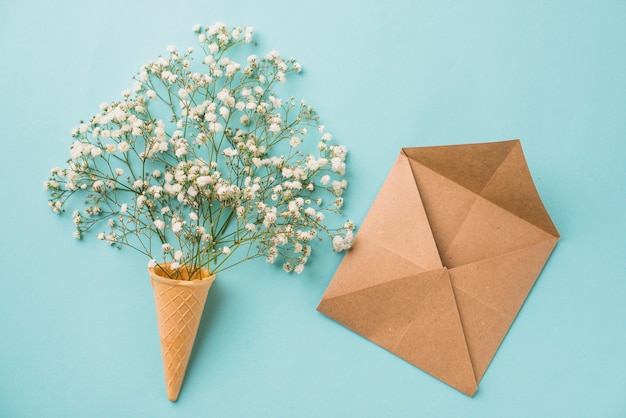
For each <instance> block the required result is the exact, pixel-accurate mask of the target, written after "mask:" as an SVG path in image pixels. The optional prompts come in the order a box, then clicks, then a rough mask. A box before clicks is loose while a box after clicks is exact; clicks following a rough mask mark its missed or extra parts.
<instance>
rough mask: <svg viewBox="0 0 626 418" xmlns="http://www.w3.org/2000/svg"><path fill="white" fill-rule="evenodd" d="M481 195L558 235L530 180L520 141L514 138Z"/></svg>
mask: <svg viewBox="0 0 626 418" xmlns="http://www.w3.org/2000/svg"><path fill="white" fill-rule="evenodd" d="M480 194H481V196H483V197H484V198H485V199H488V200H490V201H492V202H494V203H496V204H497V205H499V206H501V207H502V208H504V209H506V210H508V211H510V212H512V213H514V214H515V215H517V216H519V217H520V218H522V219H525V220H526V221H528V222H530V223H532V224H533V225H536V226H537V227H539V228H541V229H543V230H544V231H546V232H548V233H549V234H551V235H553V236H555V237H558V235H559V234H558V232H557V230H556V228H555V226H554V224H553V223H552V220H551V219H550V216H549V215H548V212H547V211H546V209H545V207H544V205H543V203H542V202H541V198H540V197H539V194H538V193H537V189H536V187H535V183H534V182H533V179H532V176H531V174H530V171H529V170H528V165H527V163H526V158H525V157H524V152H523V150H522V144H521V143H520V142H519V141H515V145H514V147H513V148H512V149H511V151H510V152H509V154H508V155H507V157H506V158H505V159H504V161H502V163H501V164H500V166H499V167H498V169H497V170H496V171H495V173H494V175H493V176H492V178H491V179H490V180H489V182H488V183H487V184H486V185H485V187H484V188H483V190H482V191H481V193H480Z"/></svg>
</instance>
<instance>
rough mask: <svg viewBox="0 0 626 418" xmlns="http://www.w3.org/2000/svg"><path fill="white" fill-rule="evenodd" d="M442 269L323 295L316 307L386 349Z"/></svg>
mask: <svg viewBox="0 0 626 418" xmlns="http://www.w3.org/2000/svg"><path fill="white" fill-rule="evenodd" d="M443 271H444V270H443V269H438V270H431V271H427V272H422V273H419V274H415V275H411V276H407V277H401V278H397V279H395V280H391V281H388V282H385V283H381V284H379V285H376V286H372V287H368V288H365V289H362V290H359V291H356V292H351V293H348V294H344V295H341V296H336V297H331V298H324V299H322V301H321V302H320V305H319V306H318V310H319V311H320V312H322V313H323V314H324V315H326V316H328V317H330V318H332V319H334V320H335V321H337V322H339V323H341V324H342V325H344V326H345V327H347V328H349V329H351V330H352V331H354V332H356V333H357V334H360V335H362V336H363V337H365V338H367V339H369V340H370V341H372V342H374V343H376V344H378V345H380V346H381V347H383V348H386V349H387V350H393V348H394V347H395V346H396V345H397V344H398V343H399V342H400V339H401V338H402V336H403V335H404V333H405V331H406V328H407V327H408V326H409V324H411V323H412V322H413V321H414V320H415V316H416V314H417V312H418V311H420V309H421V308H420V306H421V304H422V303H423V302H424V300H425V299H426V298H427V297H428V295H429V294H430V293H431V292H432V291H433V287H434V286H439V285H438V284H437V281H438V280H439V279H440V277H441V275H442V273H443Z"/></svg>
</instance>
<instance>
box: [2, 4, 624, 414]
mask: <svg viewBox="0 0 626 418" xmlns="http://www.w3.org/2000/svg"><path fill="white" fill-rule="evenodd" d="M217 20H222V21H224V22H226V23H227V24H228V25H239V26H246V25H252V26H254V27H255V29H256V33H257V40H258V41H259V46H258V47H257V50H258V52H259V54H264V53H266V52H267V51H269V50H272V49H277V50H279V51H281V53H282V54H283V55H284V56H295V57H296V58H297V59H298V60H299V61H300V62H301V63H302V64H303V66H304V68H305V71H304V73H303V74H302V75H301V76H299V77H295V78H291V80H290V81H289V84H291V88H290V91H292V92H293V93H294V94H296V95H297V96H299V97H303V98H306V99H307V101H308V102H309V103H311V104H313V105H314V106H315V107H316V108H317V109H318V111H319V113H320V115H321V116H322V119H323V122H324V123H325V124H326V126H327V127H328V128H329V130H330V131H331V132H332V133H333V134H334V136H335V138H336V140H337V141H338V142H339V143H342V144H345V145H347V146H348V148H349V150H350V155H349V177H348V178H349V181H350V188H349V190H348V195H347V196H346V214H347V215H348V216H349V217H351V218H353V219H354V220H356V221H357V223H360V222H361V221H362V219H363V217H364V216H365V214H366V212H367V210H368V208H369V205H370V204H371V203H372V201H373V199H374V197H375V195H376V193H377V191H378V189H379V187H380V185H381V184H382V182H383V180H384V178H385V176H386V174H387V172H388V170H389V169H390V167H391V165H392V164H393V162H394V160H395V158H396V156H397V154H398V152H399V149H400V148H401V147H403V146H426V145H438V144H455V143H469V142H482V141H495V140H503V139H513V138H521V139H522V144H523V147H524V150H525V153H526V157H527V160H528V163H529V166H530V169H531V172H532V174H533V177H534V179H535V181H536V184H537V188H538V190H539V193H540V194H541V196H542V198H543V200H544V203H545V205H546V207H547V209H548V211H549V213H550V214H551V216H552V218H553V220H554V222H555V224H556V225H557V228H558V229H559V231H560V232H561V234H562V239H561V241H560V242H559V244H558V245H557V247H556V250H555V252H554V253H553V255H552V257H551V259H550V261H549V263H548V264H547V266H546V268H545V269H544V271H543V273H542V275H541V276H540V278H539V280H538V282H537V284H536V285H535V287H534V289H533V291H532V292H531V294H530V296H529V298H528V300H527V302H526V304H525V305H524V307H523V309H522V310H521V312H520V314H519V316H518V318H517V320H516V321H515V323H514V325H513V327H512V329H511V330H510V332H509V334H508V336H507V338H506V339H505V341H504V343H503V344H502V346H501V348H500V350H499V351H498V353H497V355H496V356H495V358H494V360H493V362H492V364H491V366H490V368H489V369H488V371H487V373H486V375H485V377H484V379H483V381H482V382H481V384H480V387H479V391H478V393H477V394H476V396H475V397H474V398H468V397H466V396H465V395H463V394H461V393H459V392H457V391H455V390H454V389H451V388H450V387H448V386H446V385H445V384H443V383H441V382H439V381H438V380H436V379H434V378H432V377H430V376H428V375H427V374H425V373H423V372H422V371H420V370H418V369H416V368H414V367H412V366H410V365H408V364H407V363H405V362H404V361H402V360H400V359H398V358H397V357H395V356H393V355H391V354H389V353H387V352H386V351H384V350H382V349H380V348H378V347H377V346H375V345H373V344H370V343H368V342H366V341H365V340H363V339H362V338H361V337H359V336H357V335H355V334H353V333H351V332H349V331H347V330H346V329H344V328H343V327H341V326H340V325H338V324H336V323H335V322H333V321H331V320H329V319H327V318H326V317H324V316H323V315H321V314H319V313H318V312H317V311H316V310H315V307H316V306H317V303H318V302H319V299H320V298H321V296H322V294H323V292H324V290H325V288H326V286H327V285H328V282H329V281H330V279H331V277H332V275H333V273H334V271H335V270H336V268H337V266H338V264H339V262H340V259H341V257H340V256H339V255H336V254H329V255H327V256H325V257H317V259H315V260H313V262H312V264H311V266H310V267H308V270H305V273H304V274H303V275H301V276H296V275H287V274H284V273H283V272H282V271H280V269H279V268H277V267H276V266H270V265H267V264H265V263H264V262H258V263H252V264H249V265H247V266H242V267H240V268H235V269H232V270H228V271H227V272H225V273H223V274H221V275H220V277H219V278H218V280H217V282H216V284H215V285H214V287H213V289H212V290H211V293H210V294H209V299H208V305H207V308H206V311H205V315H204V318H203V323H202V325H201V329H200V333H199V336H198V340H197V342H196V347H195V351H194V354H193V357H192V360H191V364H190V368H189V370H188V374H187V378H186V381H185V384H184V386H183V390H182V393H181V396H180V398H179V400H178V402H177V403H170V402H169V401H168V400H167V398H166V396H165V389H164V383H163V377H162V373H163V372H162V366H161V358H160V351H159V345H158V334H157V328H156V323H155V314H154V302H153V299H152V294H151V292H152V290H151V288H150V284H149V281H148V278H147V273H146V270H145V263H146V260H145V259H143V258H142V256H140V255H139V254H135V253H133V252H131V251H124V250H123V251H122V252H119V253H118V252H117V251H114V250H111V249H109V248H107V247H106V246H105V245H103V244H101V243H100V242H97V240H95V239H90V238H93V237H87V239H85V240H83V241H80V242H79V241H76V240H74V239H73V238H72V235H71V233H72V228H73V225H72V221H71V217H70V216H66V217H61V218H59V217H57V216H55V215H54V214H53V213H51V212H50V211H49V210H48V208H47V206H46V203H47V202H46V200H47V195H46V193H45V192H44V191H43V190H42V183H43V181H44V180H45V179H46V178H47V175H48V170H49V169H50V168H51V167H53V166H56V165H62V164H63V162H64V161H65V159H66V158H67V156H68V147H69V144H70V143H71V138H70V136H69V132H70V129H71V128H72V127H73V126H75V125H76V124H77V122H78V120H79V119H81V118H86V117H89V116H90V115H92V114H93V113H95V112H97V111H98V109H97V106H98V104H99V103H101V102H103V101H108V100H112V99H115V98H117V97H118V95H119V92H120V91H121V90H123V89H125V88H129V87H131V86H132V82H131V80H130V78H131V76H132V75H134V74H135V72H136V71H137V70H138V69H139V67H140V66H141V65H142V64H143V63H145V62H147V61H148V60H150V59H153V58H155V57H156V55H157V54H159V53H161V52H163V51H164V48H165V46H167V45H169V44H176V45H178V46H179V47H185V46H188V45H195V43H196V42H195V37H194V36H193V34H192V33H191V27H192V26H193V24H195V23H202V24H211V23H214V22H215V21H217ZM625 45H626V2H624V1H591V0H590V1H571V0H570V1H550V2H546V1H524V2H502V1H476V2H453V1H428V2H420V1H392V0H386V1H361V2H357V1H349V2H348V1H346V2H339V1H337V0H315V1H306V2H296V1H281V2H277V1H259V0H254V1H252V0H250V1H222V2H216V1H210V0H203V1H187V2H183V1H181V2H176V1H168V2H165V1H154V0H153V1H141V2H135V1H128V0H124V1H121V0H111V1H107V2H86V1H84V2H83V1H80V2H79V1H76V2H71V1H68V0H64V1H55V2H45V1H32V0H30V1H17V0H14V1H9V0H4V1H2V2H0V94H1V96H0V127H1V128H2V129H1V131H0V141H1V144H2V147H1V151H0V191H1V193H2V195H1V196H2V198H1V202H2V204H1V205H0V228H1V229H0V262H1V264H0V265H1V266H2V267H1V271H2V276H1V278H0V284H1V285H0V416H2V417H43V416H46V417H61V416H62V417H113V416H116V417H117V416H119V417H166V416H167V417H201V416H213V417H237V416H247V417H250V416H259V417H266V416H267V417H294V416H301V417H348V416H359V417H379V416H394V417H414V416H428V417H459V416H463V417H503V416H507V417H528V416H533V417H554V416H567V417H590V416H602V417H620V416H621V417H623V416H626V305H625V303H624V301H625V300H626V251H625V250H626V243H625V240H624V237H625V235H626V211H625V207H626V187H625V185H624V182H625V180H626V168H625V167H626V165H625V159H626V138H625V136H626V47H625Z"/></svg>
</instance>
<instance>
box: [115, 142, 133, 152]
mask: <svg viewBox="0 0 626 418" xmlns="http://www.w3.org/2000/svg"><path fill="white" fill-rule="evenodd" d="M117 149H118V150H120V151H121V152H127V151H128V150H129V149H130V145H129V144H128V142H126V141H122V142H120V143H119V144H117Z"/></svg>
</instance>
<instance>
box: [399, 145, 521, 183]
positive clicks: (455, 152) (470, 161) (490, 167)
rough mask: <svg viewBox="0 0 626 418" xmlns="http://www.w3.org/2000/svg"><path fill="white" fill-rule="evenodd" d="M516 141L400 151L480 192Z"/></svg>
mask: <svg viewBox="0 0 626 418" xmlns="http://www.w3.org/2000/svg"><path fill="white" fill-rule="evenodd" d="M518 142H519V141H517V140H512V141H502V142H491V143H484V144H467V145H443V146H434V147H416V148H404V149H403V151H404V153H405V154H406V155H407V156H408V157H409V158H410V159H412V160H415V161H417V162H419V163H420V164H423V165H425V166H426V167H429V168H430V169H432V170H433V171H436V172H437V173H439V174H441V175H443V176H445V177H447V178H449V179H450V180H452V181H454V182H456V183H459V184H460V185H462V186H463V187H466V188H467V189H469V190H471V191H473V192H474V193H480V192H481V191H482V190H483V188H484V187H485V185H486V184H487V183H488V182H489V180H490V179H491V177H492V176H493V174H494V173H495V171H496V170H497V169H498V167H499V166H500V164H502V162H503V161H504V159H505V158H506V157H507V156H508V154H509V153H510V152H511V149H513V147H514V146H515V145H516V144H517V143H518Z"/></svg>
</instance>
